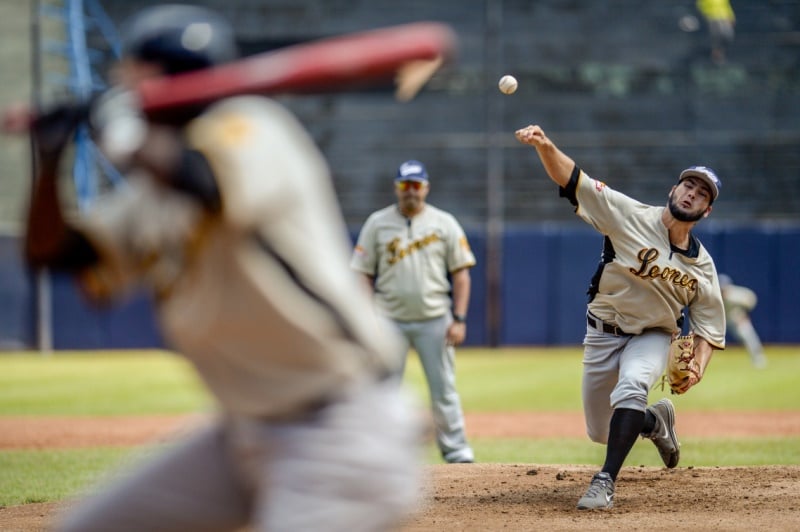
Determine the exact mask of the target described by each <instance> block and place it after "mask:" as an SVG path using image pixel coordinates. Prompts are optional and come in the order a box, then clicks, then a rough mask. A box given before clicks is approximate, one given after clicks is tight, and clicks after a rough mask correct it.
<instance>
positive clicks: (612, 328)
mask: <svg viewBox="0 0 800 532" xmlns="http://www.w3.org/2000/svg"><path fill="white" fill-rule="evenodd" d="M586 322H587V323H588V324H589V327H592V328H593V329H597V330H598V331H600V332H604V333H607V334H613V335H614V336H631V335H630V334H628V333H626V332H625V331H623V330H622V329H620V328H619V327H617V326H616V325H611V324H609V323H606V322H604V321H603V320H601V319H600V318H598V317H597V316H595V315H593V314H592V313H591V312H587V313H586Z"/></svg>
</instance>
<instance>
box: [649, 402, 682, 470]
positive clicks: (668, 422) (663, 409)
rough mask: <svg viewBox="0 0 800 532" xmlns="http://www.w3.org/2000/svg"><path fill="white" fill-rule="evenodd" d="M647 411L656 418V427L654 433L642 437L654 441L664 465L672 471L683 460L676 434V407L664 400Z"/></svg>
mask: <svg viewBox="0 0 800 532" xmlns="http://www.w3.org/2000/svg"><path fill="white" fill-rule="evenodd" d="M647 411H648V412H650V413H651V414H653V416H654V417H655V418H656V425H655V427H653V432H651V433H650V434H644V433H642V437H643V438H648V439H651V440H653V443H654V444H655V445H656V448H658V454H660V455H661V459H662V460H663V461H664V465H665V466H667V467H668V468H670V469H672V468H673V467H675V466H676V465H678V461H679V460H680V458H681V444H680V443H678V435H677V434H675V407H674V406H672V401H670V400H669V399H662V400H660V401H659V402H657V403H655V404H654V405H651V406H649V407H647Z"/></svg>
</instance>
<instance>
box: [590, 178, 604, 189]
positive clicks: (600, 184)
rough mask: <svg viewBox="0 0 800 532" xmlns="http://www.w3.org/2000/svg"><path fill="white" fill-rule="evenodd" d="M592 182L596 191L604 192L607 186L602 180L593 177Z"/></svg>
mask: <svg viewBox="0 0 800 532" xmlns="http://www.w3.org/2000/svg"><path fill="white" fill-rule="evenodd" d="M592 182H593V183H594V190H595V191H596V192H602V191H603V189H604V188H606V184H605V183H603V182H602V181H598V180H597V179H592Z"/></svg>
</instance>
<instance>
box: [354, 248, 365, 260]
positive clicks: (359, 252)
mask: <svg viewBox="0 0 800 532" xmlns="http://www.w3.org/2000/svg"><path fill="white" fill-rule="evenodd" d="M354 251H355V254H356V255H358V256H359V257H366V256H367V250H365V249H364V248H363V247H361V246H356V247H355V249H354Z"/></svg>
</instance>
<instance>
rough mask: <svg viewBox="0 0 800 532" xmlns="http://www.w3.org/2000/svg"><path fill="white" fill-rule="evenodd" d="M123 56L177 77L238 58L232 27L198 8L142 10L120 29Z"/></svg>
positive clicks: (164, 7)
mask: <svg viewBox="0 0 800 532" xmlns="http://www.w3.org/2000/svg"><path fill="white" fill-rule="evenodd" d="M122 55H123V57H125V56H128V57H134V58H136V59H140V60H142V61H147V62H151V63H157V64H160V65H161V66H162V67H163V68H164V70H165V72H166V73H168V74H179V73H181V72H189V71H191V70H198V69H201V68H207V67H210V66H214V65H218V64H221V63H226V62H228V61H231V60H232V59H235V58H236V57H237V55H238V51H237V49H236V39H235V37H234V31H233V28H232V27H231V25H230V24H229V23H228V22H227V21H226V20H225V19H224V18H223V17H222V16H220V15H218V14H217V13H215V12H213V11H211V10H209V9H206V8H203V7H198V6H188V5H178V4H167V5H159V6H153V7H149V8H145V9H143V10H142V11H140V12H138V13H137V14H136V15H134V16H133V17H132V18H131V19H130V20H129V21H127V22H126V23H125V25H124V26H123V28H122Z"/></svg>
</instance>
